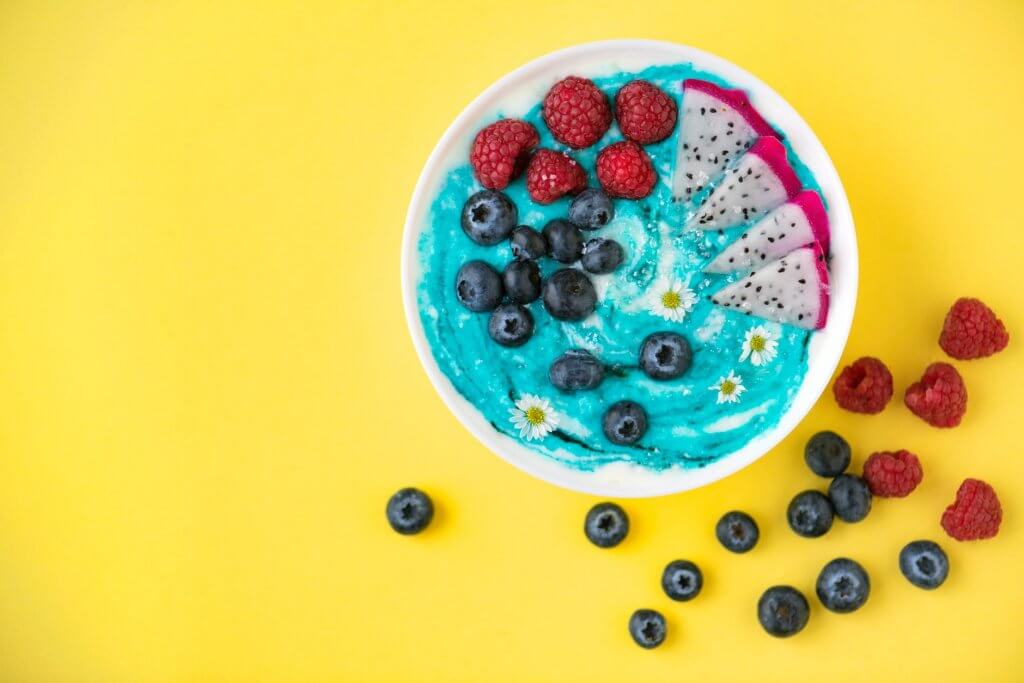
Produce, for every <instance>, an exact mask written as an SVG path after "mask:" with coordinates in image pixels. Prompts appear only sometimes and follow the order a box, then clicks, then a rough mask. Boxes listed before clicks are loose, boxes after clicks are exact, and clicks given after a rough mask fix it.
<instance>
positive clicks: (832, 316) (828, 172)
mask: <svg viewBox="0 0 1024 683" xmlns="http://www.w3.org/2000/svg"><path fill="white" fill-rule="evenodd" d="M680 62H692V63H693V65H694V66H695V67H697V68H698V69H702V70H705V71H709V72H711V73H713V74H716V75H718V76H721V77H723V78H725V79H727V80H728V81H729V82H731V83H732V84H734V85H735V86H736V87H739V88H742V89H744V90H746V91H747V93H748V95H749V96H750V100H751V101H752V102H753V104H754V106H755V107H756V108H757V110H758V111H759V112H761V114H763V115H764V116H765V118H767V119H768V120H769V121H771V122H772V123H773V124H775V125H776V126H778V127H779V128H780V129H781V130H782V131H783V133H784V134H785V135H786V139H787V141H788V142H789V143H790V144H791V145H792V146H793V149H794V150H795V151H796V153H797V154H798V155H799V157H800V159H801V160H802V161H803V162H804V163H805V164H807V166H808V167H809V168H810V169H811V171H812V172H813V174H814V177H815V178H816V179H817V181H818V183H819V184H820V185H821V190H822V193H823V194H824V196H825V200H826V203H827V204H828V207H829V221H830V223H831V228H832V261H831V263H830V275H831V281H832V300H831V309H830V311H829V320H828V325H827V326H826V327H825V329H824V330H821V331H819V332H816V333H815V334H814V335H813V336H812V338H811V342H810V345H809V348H808V367H807V373H806V375H805V377H804V381H803V383H802V384H801V386H800V389H799V390H798V391H797V394H796V396H795V397H794V398H793V401H792V403H791V404H790V407H789V409H788V410H787V411H786V412H785V413H784V414H783V415H782V417H781V419H780V420H779V422H778V424H777V425H776V426H775V427H774V428H772V429H769V430H766V431H765V432H764V433H762V434H760V435H759V436H757V437H756V438H754V439H753V440H751V441H750V442H748V443H747V444H746V446H744V447H743V448H741V449H739V450H738V451H735V452H733V453H730V454H727V455H724V456H722V457H721V458H719V459H718V460H717V461H715V462H714V463H712V464H710V465H707V466H705V467H701V468H694V469H683V468H670V469H668V470H664V471H660V472H657V471H653V470H649V469H646V468H644V467H641V466H639V465H632V464H628V463H626V462H618V463H614V464H610V465H606V466H604V467H601V468H599V469H597V470H595V471H593V472H585V471H580V470H575V469H572V468H569V467H566V466H564V465H561V464H559V463H558V462H556V461H555V460H552V459H550V458H548V457H546V456H544V455H542V454H540V453H537V452H534V451H532V450H530V449H529V448H528V447H526V446H524V445H523V444H521V443H520V442H518V441H516V440H515V439H512V438H510V437H508V436H505V435H504V434H501V433H499V432H498V431H496V430H495V429H494V428H493V427H492V426H491V425H490V424H488V422H487V421H486V420H485V419H484V417H483V415H482V414H481V413H480V412H479V411H478V410H477V409H476V408H475V407H474V406H473V405H472V404H471V403H469V402H468V401H466V399H465V398H463V397H462V395H461V394H459V392H458V391H456V389H455V388H454V387H453V386H452V384H451V382H450V381H449V380H448V378H447V377H446V376H445V375H444V374H443V373H442V372H441V371H440V369H439V368H438V365H437V362H436V361H435V360H434V356H433V354H432V353H431V351H430V347H429V346H428V344H427V339H426V336H425V335H424V331H423V324H422V322H421V321H420V316H419V311H418V310H417V304H416V288H417V284H418V282H419V277H420V272H421V270H420V262H419V254H418V251H417V244H418V241H419V236H420V235H421V234H422V232H423V231H424V230H427V229H430V226H429V225H428V224H427V218H428V214H429V208H430V203H431V201H432V199H433V198H434V197H435V196H436V194H437V192H438V190H439V185H440V183H441V181H442V180H443V178H444V176H445V174H446V172H447V171H448V170H449V169H451V168H453V167H454V166H456V165H458V164H461V163H465V160H466V159H467V158H468V150H469V144H470V141H471V140H472V137H473V135H474V134H475V133H476V131H477V130H479V129H480V128H481V127H483V126H484V125H486V124H488V123H490V122H491V121H493V120H494V119H495V117H496V114H497V111H498V110H499V108H500V109H501V110H502V111H504V112H507V113H509V114H510V115H516V114H525V113H526V111H527V110H528V109H529V108H530V107H531V106H532V105H533V104H535V103H536V102H538V101H540V99H541V98H543V96H544V93H545V92H547V90H548V88H549V87H550V86H551V84H553V83H555V82H556V81H557V80H559V79H561V78H563V77H565V76H567V75H570V74H577V75H582V76H601V75H605V74H608V73H613V72H615V71H619V70H629V71H632V70H640V69H643V68H645V67H647V66H651V65H653V64H676V63H680ZM402 296H403V300H404V303H405V315H406V320H407V321H408V323H409V331H410V332H411V333H412V340H413V344H414V345H415V347H416V352H417V353H418V354H419V357H420V361H421V362H422V363H423V367H424V368H425V369H426V371H427V375H428V376H429V377H430V381H431V382H433V384H434V388H435V389H437V392H438V393H439V394H440V395H441V398H442V399H443V400H444V402H445V403H446V404H447V406H448V407H449V408H450V409H451V411H452V412H453V413H455V416H456V417H457V418H458V419H459V420H460V421H461V422H462V424H464V425H465V426H466V427H467V428H468V429H469V431H470V432H472V433H473V435H474V436H476V438H477V439H479V440H480V441H481V442H482V443H483V444H484V445H485V446H487V447H488V448H490V449H491V450H492V451H494V452H495V453H497V454H498V455H499V456H501V457H502V458H504V459H505V460H507V461H508V462H510V463H512V464H513V465H515V466H516V467H518V468H520V469H522V470H524V471H526V472H529V473H530V474H532V475H534V476H535V477H539V478H541V479H544V480H545V481H549V482H551V483H553V484H557V485H559V486H564V487H565V488H568V489H573V490H576V491H582V492H585V493H592V494H596V495H601V496H612V497H645V496H658V495H663V494H667V493H675V492H678V491H685V490H687V489H692V488H696V487H698V486H704V485H705V484H709V483H711V482H714V481H717V480H718V479H721V478H722V477H725V476H727V475H729V474H732V473H733V472H736V471H737V470H739V469H742V468H743V467H746V466H747V465H749V464H750V463H752V462H754V461H755V460H757V459H758V458H760V457H761V456H762V455H764V454H765V453H767V452H768V451H769V450H771V448H772V447H773V446H775V444H777V443H778V442H779V441H781V440H782V439H783V438H784V437H785V436H786V435H787V434H789V433H790V432H791V431H792V430H793V429H794V428H795V427H796V426H797V424H799V423H800V420H802V419H803V417H804V416H805V415H806V414H807V412H808V411H809V410H810V409H811V407H812V406H813V405H814V403H815V401H817V400H818V397H819V396H820V395H821V393H822V391H824V390H825V387H826V386H827V385H828V381H829V379H830V378H831V376H832V373H833V371H834V370H835V368H836V365H837V364H838V363H839V358H840V356H841V355H842V352H843V347H844V346H845V344H846V339H847V336H848V335H849V332H850V324H851V322H852V321H853V309H854V305H855V303H856V299H857V238H856V234H855V232H854V228H853V216H852V215H851V213H850V205H849V202H848V201H847V199H846V193H845V191H844V190H843V185H842V183H841V182H840V181H839V175H838V174H837V173H836V169H835V167H834V166H833V165H832V161H831V160H830V159H829V157H828V154H826V152H825V149H824V148H823V147H822V145H821V143H820V142H819V141H818V138H817V137H816V136H815V135H814V133H813V132H812V131H811V129H810V127H808V125H807V124H806V123H805V122H804V120H803V119H802V118H800V115H799V114H797V113H796V111H794V110H793V108H792V107H791V106H789V104H787V103H786V101H785V100H783V99H782V98H781V97H780V96H779V95H778V94H777V93H776V92H775V91H774V90H772V89H771V88H769V87H768V86H767V85H765V84H764V83H762V82H761V81H759V80H758V79H757V78H755V77H754V76H752V75H750V74H749V73H747V72H746V71H744V70H742V69H740V68H739V67H737V66H735V65H733V64H731V63H729V62H727V61H725V60H724V59H722V58H721V57H716V56H714V55H712V54H708V53H707V52H703V51H701V50H697V49H695V48H692V47H686V46H684V45H676V44H674V43H664V42H658V41H649V40H611V41H603V42H597V43H587V44H584V45H577V46H575V47H571V48H568V49H565V50H559V51H558V52H553V53H551V54H549V55H547V56H545V57H541V58H540V59H536V60H534V61H532V62H530V63H529V64H526V65H525V66H522V67H520V68H518V69H516V70H515V71H513V72H512V73H510V74H508V75H507V76H505V77H504V78H502V79H501V80H499V81H498V82H497V83H495V84H494V85H492V86H491V87H490V88H488V89H487V90H486V91H484V92H483V93H482V94H481V95H480V96H479V97H477V98H476V99H475V100H473V102H472V103H470V105H469V106H468V107H466V108H465V109H464V110H463V111H462V113H461V114H459V116H458V118H456V119H455V121H454V122H453V123H452V125H451V126H449V127H448V130H447V131H445V134H444V136H442V137H441V140H440V142H438V143H437V146H436V147H435V148H434V151H433V153H431V155H430V159H429V160H428V161H427V165H426V167H424V169H423V173H422V174H420V179H419V181H418V182H417V184H416V190H415V192H414V193H413V196H412V202H411V203H410V205H409V213H408V215H407V217H406V221H405V234H404V236H403V240H402Z"/></svg>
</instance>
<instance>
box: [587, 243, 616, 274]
mask: <svg viewBox="0 0 1024 683" xmlns="http://www.w3.org/2000/svg"><path fill="white" fill-rule="evenodd" d="M624 258H626V254H625V252H623V251H622V245H621V244H619V243H618V242H616V241H615V240H609V239H605V238H604V237H595V238H594V239H592V240H587V241H586V243H585V244H584V245H583V256H581V257H580V262H581V264H582V265H583V269H584V270H586V271H587V272H588V273H594V274H596V275H604V274H606V273H611V272H613V271H614V270H615V269H616V268H618V267H619V264H621V263H622V260H623V259H624Z"/></svg>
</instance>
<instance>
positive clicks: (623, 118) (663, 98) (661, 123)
mask: <svg viewBox="0 0 1024 683" xmlns="http://www.w3.org/2000/svg"><path fill="white" fill-rule="evenodd" d="M615 116H616V118H617V119H618V121H619V129H620V130H621V131H622V134H623V135H625V136H626V137H627V138H629V139H630V140H632V141H634V142H637V143H639V144H641V145H649V144H651V143H653V142H659V141H661V140H664V139H665V138H667V137H668V136H669V135H670V134H671V133H672V129H673V128H674V127H675V125H676V103H675V101H674V100H673V99H672V98H671V97H669V96H668V95H667V94H665V91H664V90H662V89H661V88H659V87H658V86H656V85H654V84H653V83H650V82H648V81H630V82H629V83H627V84H626V85H624V86H623V87H622V89H621V90H619V93H618V94H617V95H616V96H615Z"/></svg>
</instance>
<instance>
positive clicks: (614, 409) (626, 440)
mask: <svg viewBox="0 0 1024 683" xmlns="http://www.w3.org/2000/svg"><path fill="white" fill-rule="evenodd" d="M601 426H602V427H603V428H604V435H605V436H607V437H608V440H609V441H611V442H612V443H617V444H620V445H624V446H625V445H629V444H632V443H636V442H637V441H639V440H640V437H642V436H643V435H644V432H646V431H647V413H646V412H645V411H644V409H643V408H642V407H640V404H638V403H634V402H633V401H619V402H618V403H613V404H612V406H611V408H609V409H608V411H607V412H605V414H604V418H603V419H602V421H601Z"/></svg>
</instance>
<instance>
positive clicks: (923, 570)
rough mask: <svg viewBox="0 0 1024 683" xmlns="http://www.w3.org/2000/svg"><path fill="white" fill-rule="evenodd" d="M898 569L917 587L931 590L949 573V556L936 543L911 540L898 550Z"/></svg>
mask: <svg viewBox="0 0 1024 683" xmlns="http://www.w3.org/2000/svg"><path fill="white" fill-rule="evenodd" d="M900 571H901V572H903V576H905V577H907V581H909V582H910V583H912V584H914V585H915V586H917V587H918V588H924V589H926V590H932V589H933V588H938V587H939V586H941V585H942V582H943V581H945V580H946V577H947V576H948V575H949V558H948V557H946V553H945V551H943V550H942V548H940V547H939V544H938V543H933V542H932V541H913V542H911V543H908V544H906V545H905V546H903V550H901V551H900Z"/></svg>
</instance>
